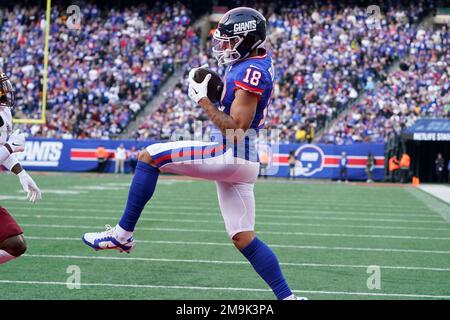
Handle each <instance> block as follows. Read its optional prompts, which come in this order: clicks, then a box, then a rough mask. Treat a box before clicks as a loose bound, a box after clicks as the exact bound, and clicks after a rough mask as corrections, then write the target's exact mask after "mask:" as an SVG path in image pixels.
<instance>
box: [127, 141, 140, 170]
mask: <svg viewBox="0 0 450 320" xmlns="http://www.w3.org/2000/svg"><path fill="white" fill-rule="evenodd" d="M138 157H139V151H137V149H136V147H135V146H132V147H131V150H130V155H129V158H128V159H129V160H130V169H131V173H132V174H134V171H135V170H136V166H137V162H138Z"/></svg>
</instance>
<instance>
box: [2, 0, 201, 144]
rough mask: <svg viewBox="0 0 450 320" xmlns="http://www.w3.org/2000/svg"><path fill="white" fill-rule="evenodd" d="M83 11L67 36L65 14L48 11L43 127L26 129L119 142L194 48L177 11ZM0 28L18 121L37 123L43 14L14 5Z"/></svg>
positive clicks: (185, 16) (185, 18) (184, 16)
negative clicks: (47, 49) (136, 117)
mask: <svg viewBox="0 0 450 320" xmlns="http://www.w3.org/2000/svg"><path fill="white" fill-rule="evenodd" d="M82 10H83V12H82V13H83V21H82V27H81V28H80V29H78V30H76V29H74V30H71V29H68V27H67V25H66V18H67V17H66V14H65V12H64V10H63V9H62V8H60V7H58V6H53V7H52V12H51V18H52V28H51V31H50V32H51V38H50V41H49V67H48V98H47V110H48V112H47V123H46V125H27V126H25V128H24V129H25V131H27V132H28V133H29V134H31V135H33V136H44V137H56V138H60V137H62V138H111V137H114V136H116V135H117V134H119V133H121V132H122V131H123V129H124V128H125V127H126V126H127V124H128V123H129V122H130V120H132V119H133V118H134V117H135V116H136V114H137V113H138V112H139V111H140V109H141V108H142V107H143V106H145V104H146V103H147V102H148V101H149V100H150V99H151V98H152V97H153V96H154V95H155V94H156V93H157V91H158V88H159V87H160V86H161V83H162V82H164V80H165V79H166V78H167V76H168V75H170V74H171V72H172V71H173V69H174V67H175V65H176V64H181V63H183V61H185V60H186V59H187V58H188V57H189V56H190V49H191V47H192V46H196V44H197V43H198V42H197V35H196V34H195V33H194V32H193V31H192V29H191V27H190V24H191V18H190V14H189V13H188V11H187V10H186V8H184V7H183V6H181V5H179V4H173V5H167V4H166V5H164V6H163V7H160V6H157V5H155V6H153V5H152V7H150V6H148V5H139V6H136V7H129V8H126V9H124V10H119V9H112V10H107V9H100V8H99V7H97V6H95V5H92V4H91V5H85V6H83V9H82ZM0 28H1V40H2V43H3V52H2V55H3V57H5V59H4V60H2V61H1V68H2V69H3V70H4V71H5V72H6V73H8V74H9V75H10V77H11V80H12V81H13V83H14V84H15V87H16V89H17V97H18V107H17V108H16V109H15V112H16V117H20V118H32V119H33V118H40V117H41V114H40V112H41V111H40V110H41V95H42V84H41V82H40V81H41V79H42V77H43V51H44V32H43V31H44V28H45V10H40V9H38V8H37V7H30V8H25V7H19V6H15V7H14V9H12V10H5V13H4V19H3V20H2V23H1V27H0ZM6 57H7V58H6Z"/></svg>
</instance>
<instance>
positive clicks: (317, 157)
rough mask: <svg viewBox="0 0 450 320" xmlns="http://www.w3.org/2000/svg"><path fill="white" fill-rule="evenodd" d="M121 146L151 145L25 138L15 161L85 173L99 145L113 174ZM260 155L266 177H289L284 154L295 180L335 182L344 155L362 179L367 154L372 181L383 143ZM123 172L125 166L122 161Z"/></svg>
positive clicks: (301, 147)
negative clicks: (264, 159)
mask: <svg viewBox="0 0 450 320" xmlns="http://www.w3.org/2000/svg"><path fill="white" fill-rule="evenodd" d="M121 143H123V144H124V146H125V148H126V149H127V150H129V149H131V147H132V146H136V148H137V149H138V150H139V149H142V148H144V147H146V146H147V145H149V144H151V143H155V142H151V141H135V140H61V139H60V140H56V139H29V140H28V141H27V143H26V147H25V151H24V152H23V153H21V154H18V158H19V160H20V161H21V162H22V164H23V166H24V167H25V168H26V169H27V170H34V171H66V172H89V171H95V170H96V168H97V160H96V158H95V150H96V149H97V147H98V146H99V145H103V146H104V147H105V149H107V150H108V151H109V152H110V153H111V158H110V159H109V161H108V164H107V166H106V170H105V171H106V172H113V171H114V164H115V160H114V150H115V149H116V148H117V147H118V146H119V144H121ZM259 150H260V152H264V153H266V154H268V155H269V159H270V164H269V167H268V174H269V175H271V176H276V177H286V176H288V174H289V165H288V162H287V158H288V154H289V152H291V151H294V152H295V154H296V159H297V162H296V167H295V174H296V176H297V177H298V178H321V179H337V178H338V175H339V158H340V155H341V153H342V152H346V154H347V156H348V160H349V164H348V177H349V179H351V180H366V179H367V175H366V172H365V168H366V161H367V155H368V153H369V152H371V153H372V154H373V155H374V156H375V159H376V165H375V168H374V170H373V177H374V180H382V179H383V177H384V144H382V143H373V144H372V143H370V144H368V143H358V144H352V145H342V146H338V145H325V144H314V145H313V144H280V145H273V146H268V145H264V144H261V145H260V148H259ZM126 171H127V172H129V171H130V168H129V164H128V161H127V162H126Z"/></svg>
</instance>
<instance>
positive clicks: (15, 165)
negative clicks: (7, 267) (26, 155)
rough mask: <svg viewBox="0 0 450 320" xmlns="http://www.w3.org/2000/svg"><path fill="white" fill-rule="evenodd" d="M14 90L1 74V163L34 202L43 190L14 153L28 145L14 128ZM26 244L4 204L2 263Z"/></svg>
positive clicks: (0, 223)
mask: <svg viewBox="0 0 450 320" xmlns="http://www.w3.org/2000/svg"><path fill="white" fill-rule="evenodd" d="M14 103H15V92H14V89H13V87H12V85H11V82H10V80H9V78H8V77H7V76H6V75H5V74H4V73H1V74H0V165H3V166H4V167H5V168H7V169H8V170H10V171H11V172H12V173H14V174H16V175H17V176H18V177H19V180H20V183H21V185H22V187H23V189H24V191H25V192H27V198H28V199H29V200H30V201H31V202H33V203H35V202H36V201H38V200H40V199H41V191H40V190H39V188H38V187H37V185H36V183H35V182H34V181H33V179H32V178H31V177H30V175H29V174H28V173H27V172H26V171H25V170H24V169H23V168H22V166H21V165H20V163H19V162H18V161H17V159H16V157H15V156H14V153H16V152H22V151H24V149H25V136H24V134H20V133H19V131H18V130H16V131H15V132H14V133H11V132H12V116H11V108H12V107H13V106H14ZM26 249H27V245H26V242H25V238H24V236H23V232H22V229H21V228H20V227H19V225H18V224H17V223H16V221H14V219H13V218H12V217H11V215H10V214H9V213H8V211H6V209H5V208H2V207H1V206H0V264H3V263H6V262H8V261H10V260H12V259H15V258H17V257H19V256H21V255H22V254H23V253H24V252H25V250H26Z"/></svg>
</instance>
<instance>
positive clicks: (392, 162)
mask: <svg viewBox="0 0 450 320" xmlns="http://www.w3.org/2000/svg"><path fill="white" fill-rule="evenodd" d="M398 168H399V161H398V159H397V156H396V155H393V156H392V157H390V158H389V175H390V178H391V182H392V183H394V182H397V181H398V180H397V172H398Z"/></svg>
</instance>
